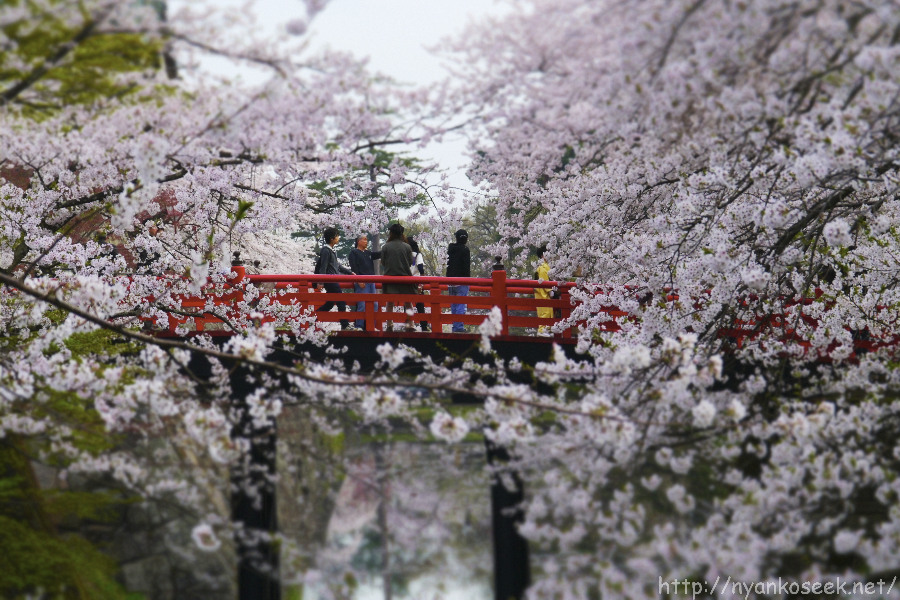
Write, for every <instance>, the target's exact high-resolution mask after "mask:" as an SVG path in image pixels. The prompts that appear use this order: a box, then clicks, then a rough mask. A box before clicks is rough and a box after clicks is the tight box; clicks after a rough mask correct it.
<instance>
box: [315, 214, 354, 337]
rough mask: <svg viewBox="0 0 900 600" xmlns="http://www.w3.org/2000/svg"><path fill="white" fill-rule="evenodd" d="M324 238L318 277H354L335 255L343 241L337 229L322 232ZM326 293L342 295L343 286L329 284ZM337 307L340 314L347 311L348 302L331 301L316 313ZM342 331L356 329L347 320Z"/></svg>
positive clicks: (343, 322)
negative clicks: (337, 247)
mask: <svg viewBox="0 0 900 600" xmlns="http://www.w3.org/2000/svg"><path fill="white" fill-rule="evenodd" d="M322 237H323V238H324V240H325V243H324V244H323V245H322V250H321V251H319V260H318V262H316V275H338V274H340V273H343V274H344V275H354V273H353V271H351V270H350V269H348V268H347V267H345V266H343V265H342V264H340V263H338V259H337V254H335V253H334V247H335V246H336V245H337V243H338V242H339V241H340V240H341V236H340V235H338V232H337V229H335V228H334V227H327V228H325V231H324V232H322ZM325 291H326V292H328V293H329V294H340V293H341V284H339V283H336V282H328V283H326V284H325ZM335 306H337V307H338V310H339V311H340V312H346V311H347V303H346V302H344V301H342V300H329V301H328V302H326V303H325V304H323V305H322V306H320V307H319V308H317V309H316V312H319V311H323V312H328V311H329V310H331V309H332V308H334V307H335ZM341 329H356V327H353V326H352V325H350V322H349V321H347V320H346V319H341Z"/></svg>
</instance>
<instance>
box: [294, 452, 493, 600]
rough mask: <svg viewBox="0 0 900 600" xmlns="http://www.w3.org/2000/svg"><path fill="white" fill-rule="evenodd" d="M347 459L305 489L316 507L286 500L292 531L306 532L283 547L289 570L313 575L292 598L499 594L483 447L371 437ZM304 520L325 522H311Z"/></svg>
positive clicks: (302, 577) (436, 599)
mask: <svg viewBox="0 0 900 600" xmlns="http://www.w3.org/2000/svg"><path fill="white" fill-rule="evenodd" d="M341 457H342V461H341V464H340V468H333V469H330V470H327V473H328V474H329V475H330V478H331V480H330V481H326V480H319V481H317V482H316V484H315V487H316V488H318V492H310V491H309V489H307V490H306V495H305V497H306V499H307V500H308V501H315V500H318V505H319V506H318V508H317V510H311V508H310V507H309V505H308V503H306V506H303V504H304V503H303V502H298V503H291V502H290V501H289V502H288V506H287V507H284V506H282V507H281V508H280V511H279V512H280V515H279V516H280V518H281V520H282V531H283V533H284V534H285V537H287V538H290V537H291V533H292V532H291V531H290V530H291V529H293V533H294V534H296V535H300V536H304V537H306V539H305V540H302V539H296V538H295V539H294V540H290V541H291V542H293V543H295V544H296V547H295V548H294V551H293V553H292V552H290V551H287V550H286V551H285V552H284V553H283V556H284V558H283V571H284V574H285V576H287V577H288V578H291V577H292V574H291V573H289V569H291V568H292V567H294V568H296V569H300V570H302V572H301V573H295V574H293V577H294V578H295V581H298V582H299V581H303V582H305V584H304V585H302V586H295V588H294V589H293V590H292V589H291V588H290V586H288V589H287V593H286V594H285V598H286V600H292V598H298V599H299V598H302V599H303V600H310V599H313V600H331V599H338V598H340V599H346V600H351V599H352V600H375V599H381V598H384V599H391V600H400V599H407V598H408V599H416V600H461V599H463V598H465V599H466V600H481V599H484V600H489V599H490V598H492V597H493V594H492V591H491V578H492V555H491V528H490V488H489V484H488V478H487V476H486V475H485V473H484V466H485V456H484V446H483V445H481V444H462V445H454V446H448V445H446V444H428V443H405V442H404V443H397V442H391V443H377V444H376V443H366V444H359V445H356V446H354V447H351V448H344V449H342V452H341ZM301 470H303V471H305V472H306V473H307V474H312V472H311V469H310V468H309V467H308V466H307V467H306V468H301ZM316 474H317V475H318V476H320V477H321V476H323V475H325V474H326V470H325V469H321V468H319V469H318V473H316ZM301 487H302V486H301ZM283 497H284V496H283V495H282V498H283ZM283 504H284V503H282V505H283ZM292 509H295V510H293V513H294V514H288V513H291V512H292ZM298 516H299V519H298ZM304 518H306V519H308V518H313V519H318V520H319V521H320V522H319V524H318V526H313V527H310V524H309V523H306V524H305V525H304V524H301V523H300V522H299V521H300V520H302V519H304ZM285 521H287V523H285ZM292 522H293V523H294V526H293V527H292V526H291V523H292ZM310 548H314V551H310ZM301 587H302V595H301V594H300V590H301ZM292 594H293V595H292Z"/></svg>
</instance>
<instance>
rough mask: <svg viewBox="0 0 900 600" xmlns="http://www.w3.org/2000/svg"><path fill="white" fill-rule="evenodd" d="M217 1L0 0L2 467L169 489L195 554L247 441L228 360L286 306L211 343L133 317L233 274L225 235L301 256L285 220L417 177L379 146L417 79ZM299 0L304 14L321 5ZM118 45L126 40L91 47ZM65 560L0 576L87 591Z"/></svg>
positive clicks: (383, 210) (374, 206) (297, 262)
mask: <svg viewBox="0 0 900 600" xmlns="http://www.w3.org/2000/svg"><path fill="white" fill-rule="evenodd" d="M207 4H208V5H207V6H205V7H201V6H200V3H196V2H194V3H191V4H190V6H188V7H185V8H183V9H181V10H179V11H175V12H172V11H170V13H169V14H168V15H165V13H164V12H163V11H161V10H159V8H160V7H159V6H155V5H150V4H148V3H144V2H119V1H112V0H91V1H83V0H78V1H69V0H47V1H46V2H27V1H22V2H11V3H5V4H3V5H2V6H0V31H2V38H0V41H2V48H0V50H2V52H3V58H4V67H3V71H2V73H0V98H2V105H0V138H2V139H0V148H2V150H0V167H2V175H0V203H2V210H0V271H2V273H0V278H2V280H3V284H2V286H0V295H2V305H3V309H2V313H3V314H2V324H0V327H2V329H3V336H2V338H3V339H2V342H0V344H2V350H0V438H2V439H3V440H4V441H3V446H4V449H10V452H12V453H13V454H16V453H21V454H23V455H24V456H26V457H27V459H28V460H26V461H18V462H15V465H16V466H15V469H13V471H15V470H16V469H18V468H19V467H21V469H22V473H18V472H12V473H11V475H10V476H13V475H15V476H16V477H18V476H24V475H23V473H24V474H28V473H30V472H31V469H32V468H37V467H34V465H41V466H44V465H46V466H49V467H50V468H51V470H52V473H53V474H54V479H55V481H56V484H57V485H58V486H65V485H66V484H65V481H66V480H72V479H76V480H77V479H79V478H80V477H82V476H91V477H96V476H103V477H109V478H111V479H112V480H114V481H115V482H116V483H117V485H118V486H120V488H121V489H124V490H126V491H127V492H128V493H130V494H134V495H136V496H138V497H141V498H144V499H148V500H162V501H164V502H165V503H166V505H168V503H171V502H174V504H173V505H174V506H177V507H179V510H180V511H182V512H183V513H184V514H187V515H188V516H189V520H190V522H192V523H193V524H194V525H195V526H194V527H193V528H192V531H191V535H190V536H186V535H184V534H183V533H181V534H179V533H177V532H176V533H173V540H172V541H173V543H175V544H176V545H179V544H180V546H181V547H182V548H183V549H185V551H187V552H189V553H193V555H194V558H195V559H196V560H199V559H197V556H202V555H203V554H204V553H212V554H216V553H225V554H223V555H222V556H223V557H227V553H228V552H229V551H230V550H233V549H232V544H231V543H230V541H229V540H230V535H231V529H230V527H231V524H230V523H229V514H230V509H229V505H228V497H229V493H230V492H229V472H230V468H231V467H233V466H234V465H237V464H240V463H241V462H242V461H244V460H246V456H245V450H246V447H247V446H248V445H249V444H250V442H249V441H248V440H247V439H242V438H241V437H240V436H238V435H233V434H234V430H235V427H236V426H237V423H238V422H239V421H240V416H239V415H236V414H235V413H234V411H233V410H232V407H233V401H234V400H235V398H234V392H233V390H232V381H231V380H230V379H229V368H230V367H232V366H233V365H234V361H235V360H237V361H240V360H250V361H251V362H252V361H257V362H260V361H262V360H263V359H264V357H265V356H266V355H267V353H268V352H269V350H270V348H271V346H272V344H273V343H274V342H275V340H276V336H275V327H274V326H268V327H265V328H263V329H261V330H260V329H257V328H256V327H255V325H254V323H255V321H254V320H255V319H256V318H257V317H258V314H257V313H255V312H254V313H253V314H251V310H250V309H249V308H248V310H247V311H246V312H247V314H246V316H245V317H244V318H241V319H238V320H237V321H229V323H228V325H227V326H228V327H229V328H231V329H232V330H233V331H234V332H235V333H237V334H238V338H234V340H233V343H229V344H228V345H226V347H224V348H221V347H218V348H217V347H215V346H214V344H213V343H212V342H211V341H210V340H209V339H205V340H204V339H198V340H197V341H196V342H191V343H187V344H182V343H180V342H179V343H175V344H172V343H164V342H162V341H160V340H158V339H156V338H154V337H152V336H149V335H147V334H146V332H144V333H142V332H141V329H142V328H143V323H148V322H149V321H147V320H148V319H150V320H155V321H156V323H157V324H159V325H163V326H165V324H166V323H167V319H168V315H169V314H182V313H183V311H182V309H181V303H180V300H179V299H178V295H179V294H183V293H197V292H199V291H200V290H201V288H203V287H204V286H207V285H219V286H221V285H222V284H223V283H224V282H225V281H226V280H227V276H228V274H229V273H230V267H231V264H230V262H231V258H232V251H233V250H235V249H238V248H242V249H245V250H247V249H249V250H250V251H251V252H254V253H255V252H256V251H258V250H259V248H260V246H261V245H263V244H264V245H265V249H267V250H268V251H269V252H270V253H271V254H270V256H264V255H263V256H259V255H258V256H257V257H256V258H262V259H263V260H264V261H266V262H267V263H269V264H267V266H268V267H269V268H271V269H273V270H284V271H289V272H290V271H295V272H300V271H303V270H309V269H308V267H309V266H311V263H309V259H308V257H307V255H308V253H309V250H310V248H309V244H308V242H306V241H303V240H292V239H291V238H290V237H289V235H288V234H289V233H290V231H292V230H295V229H297V228H300V227H303V228H306V229H314V228H316V227H318V226H319V225H320V224H322V223H325V222H329V223H330V222H333V221H332V220H333V219H340V220H341V221H342V222H343V223H344V224H346V225H350V226H353V225H354V224H358V225H359V226H360V227H363V226H364V225H365V224H367V223H374V222H378V223H382V222H386V221H387V219H388V217H389V216H391V215H392V214H393V212H395V211H396V206H398V205H402V204H406V203H408V202H409V201H410V199H413V198H415V196H416V194H417V190H418V189H420V187H421V186H414V185H411V184H410V182H414V181H415V179H416V177H417V175H416V173H414V172H411V171H410V169H411V167H413V166H415V165H414V164H413V163H412V162H411V161H409V160H406V159H404V158H403V156H401V155H400V154H389V153H387V152H386V151H385V150H383V148H385V147H387V148H391V147H394V146H398V145H399V144H401V143H406V142H409V141H410V140H411V139H412V138H413V137H414V136H415V135H416V132H415V122H416V115H415V112H414V111H413V110H412V109H411V108H410V109H409V110H407V109H406V108H405V107H411V106H413V107H414V105H415V101H416V98H417V95H416V94H415V93H413V94H409V93H400V92H396V93H394V92H391V89H392V88H391V85H390V83H389V82H385V81H380V80H378V79H376V78H374V77H372V76H371V75H370V74H369V73H367V72H366V71H365V70H364V68H363V66H362V64H361V63H360V62H358V61H356V60H355V59H352V58H351V57H348V56H345V55H339V54H314V53H312V52H309V51H306V50H305V48H304V45H303V42H302V40H300V41H295V42H291V40H290V39H289V38H286V37H285V38H283V39H279V40H278V41H277V43H276V42H275V40H273V39H271V38H267V39H263V38H262V37H261V36H257V35H254V34H253V33H252V32H248V31H247V30H246V29H242V28H239V27H238V28H236V27H235V26H234V24H233V23H229V22H228V21H229V19H228V18H227V15H225V14H224V13H222V12H221V11H219V10H217V9H216V7H215V6H213V5H214V4H215V3H207ZM306 4H307V15H308V17H309V18H311V17H312V16H313V15H314V14H315V12H317V11H318V10H319V9H320V8H321V6H320V5H319V3H316V2H307V3H306ZM164 15H165V16H167V17H168V19H164V18H162V17H163V16H164ZM288 29H289V31H290V33H292V34H294V35H297V34H299V33H301V32H302V29H303V27H302V23H300V22H292V23H291V24H290V27H289V28H288ZM125 49H131V50H132V51H133V53H134V57H133V59H129V58H128V56H127V54H123V56H122V60H121V61H118V62H116V61H114V64H112V65H110V64H106V63H98V62H97V60H96V55H98V54H106V53H110V52H116V51H118V50H121V51H122V52H123V53H124V51H125ZM202 54H214V55H217V56H220V57H225V58H227V59H229V60H232V61H234V62H235V64H239V65H240V64H249V65H256V66H257V67H259V68H262V69H265V70H266V72H267V73H269V74H270V76H269V78H268V80H267V81H266V82H265V83H264V84H261V85H257V86H249V85H240V84H239V83H235V82H230V83H223V82H222V81H219V80H217V79H216V78H213V77H207V76H205V75H204V73H203V72H202V70H199V69H198V68H197V64H196V63H197V61H198V60H199V56H201V55H202ZM175 66H177V69H175V68H174V67H175ZM167 67H168V68H167ZM175 75H178V76H179V78H173V76H175ZM92 76H93V77H95V79H94V80H93V81H92V80H91V77H92ZM91 81H92V82H93V84H94V85H93V86H91ZM260 254H261V253H260ZM245 258H250V259H252V258H254V257H253V256H247V255H246V253H245ZM260 310H266V309H265V307H261V308H260ZM297 333H299V329H298V331H297ZM320 333H321V332H320ZM198 355H200V356H207V357H208V360H205V362H204V361H203V360H201V362H203V364H204V365H205V366H204V367H203V368H205V369H206V371H207V374H206V377H205V378H203V379H201V378H198V377H197V375H196V374H195V363H196V361H197V360H198V359H197V358H196V357H197V356H198ZM229 361H230V362H229ZM263 366H265V367H272V366H273V365H263ZM301 375H302V374H301V373H300V372H297V375H296V376H297V377H301ZM281 386H282V382H281V381H280V380H276V379H275V378H270V379H267V380H264V381H262V382H258V386H257V387H258V389H254V391H253V394H252V395H251V396H250V397H249V398H247V402H249V405H248V406H251V407H253V410H252V411H251V412H252V413H253V419H254V422H253V423H252V424H251V425H257V424H260V423H261V424H265V423H270V422H271V420H272V419H274V418H275V416H277V414H278V413H279V412H280V408H281V406H282V399H283V397H284V394H283V393H281V392H279V391H278V388H279V387H281ZM270 387H271V388H273V390H272V392H271V394H267V393H266V390H267V388H270ZM284 401H287V400H284ZM163 439H164V440H166V444H162V445H161V444H160V440H163ZM16 455H17V454H16ZM4 456H5V455H4ZM10 464H12V463H10ZM29 477H30V476H29ZM35 493H36V492H35ZM38 521H40V519H38ZM46 521H47V519H44V520H43V521H41V522H42V523H43V524H46ZM42 526H43V525H42ZM48 527H50V525H48ZM51 529H52V527H51ZM179 535H180V537H178V536H179ZM78 547H81V546H78ZM191 548H193V550H191ZM84 560H88V559H87V558H85V559H84ZM104 568H105V567H104ZM66 572H67V573H69V574H70V575H71V577H70V578H69V579H65V578H63V581H62V582H60V581H58V580H38V581H29V580H27V579H26V580H13V581H11V582H7V581H6V580H4V582H3V584H4V586H6V585H7V583H8V584H9V587H4V593H7V592H8V593H9V594H10V595H14V594H24V593H31V592H33V591H34V590H35V589H36V588H39V587H44V588H45V589H48V586H49V587H50V588H54V587H55V586H60V587H59V588H58V589H73V588H74V589H77V590H78V592H77V593H78V594H80V596H79V597H89V596H90V594H91V589H90V588H91V586H90V585H87V584H85V583H84V582H83V581H81V582H79V577H82V576H83V574H79V573H78V569H70V570H67V571H66ZM216 574H219V575H222V574H223V571H222V569H212V570H211V571H209V572H208V573H206V574H205V575H206V576H208V577H213V576H215V575H216ZM222 578H223V579H224V581H226V582H227V581H228V579H229V577H228V572H227V571H225V572H224V576H223V577H222ZM92 585H93V584H92ZM58 589H50V591H49V592H48V593H51V594H54V593H57V591H58ZM95 591H96V590H95ZM97 594H99V592H97ZM110 594H113V592H110ZM94 597H100V596H99V595H96V596H94ZM110 597H114V596H112V595H110Z"/></svg>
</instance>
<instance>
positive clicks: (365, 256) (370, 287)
mask: <svg viewBox="0 0 900 600" xmlns="http://www.w3.org/2000/svg"><path fill="white" fill-rule="evenodd" d="M368 247H369V237H368V236H367V235H366V234H362V235H358V236H356V248H354V249H353V250H351V251H350V258H349V261H350V269H351V270H352V271H353V272H354V273H356V274H357V275H374V274H375V261H376V260H378V259H379V258H381V252H372V251H371V250H368V249H367V248H368ZM353 291H354V292H356V293H357V294H374V293H375V282H374V281H370V282H368V283H354V284H353ZM365 310H366V303H365V302H362V301H360V302H357V303H356V311H357V312H364V311H365ZM375 312H378V303H377V302H376V303H375ZM356 326H357V327H359V328H360V329H363V330H365V328H366V321H365V320H364V319H357V320H356Z"/></svg>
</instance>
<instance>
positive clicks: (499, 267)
mask: <svg viewBox="0 0 900 600" xmlns="http://www.w3.org/2000/svg"><path fill="white" fill-rule="evenodd" d="M494 258H495V260H496V262H495V263H494V266H493V267H492V269H493V270H492V271H491V279H492V280H493V283H492V285H491V299H492V300H493V302H494V306H496V307H498V308H499V309H500V314H502V315H503V325H502V327H501V329H500V334H501V335H509V300H508V298H507V293H506V269H504V268H503V264H502V263H501V262H500V257H499V256H496V257H494Z"/></svg>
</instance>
